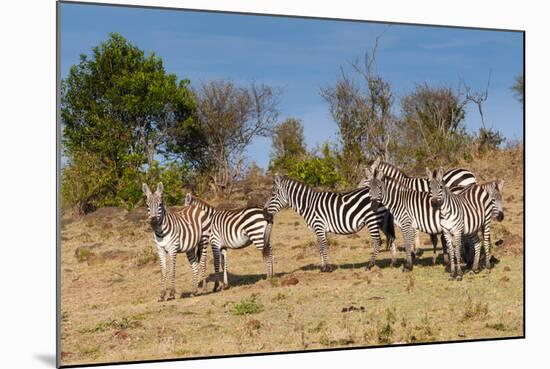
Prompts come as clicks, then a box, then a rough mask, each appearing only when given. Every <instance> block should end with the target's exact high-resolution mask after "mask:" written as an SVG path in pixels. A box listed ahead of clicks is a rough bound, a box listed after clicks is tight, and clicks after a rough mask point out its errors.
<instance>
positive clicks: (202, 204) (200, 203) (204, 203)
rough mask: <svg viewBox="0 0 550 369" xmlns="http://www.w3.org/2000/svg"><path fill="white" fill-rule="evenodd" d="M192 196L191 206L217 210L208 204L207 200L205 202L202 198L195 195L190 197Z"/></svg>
mask: <svg viewBox="0 0 550 369" xmlns="http://www.w3.org/2000/svg"><path fill="white" fill-rule="evenodd" d="M190 196H191V203H190V204H189V205H193V204H196V206H199V207H204V208H210V209H215V207H214V206H213V205H212V204H210V203H209V202H207V201H206V200H203V199H201V198H200V197H197V196H195V195H190Z"/></svg>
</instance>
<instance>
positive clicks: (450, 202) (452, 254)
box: [426, 167, 497, 280]
mask: <svg viewBox="0 0 550 369" xmlns="http://www.w3.org/2000/svg"><path fill="white" fill-rule="evenodd" d="M426 172H427V174H428V179H429V180H430V192H429V194H430V203H431V205H432V207H433V208H434V209H437V210H439V218H440V219H439V223H440V225H441V228H443V234H444V236H445V240H446V241H447V245H448V251H449V262H450V271H451V275H450V277H449V278H450V279H457V280H461V279H462V269H461V267H460V247H461V245H462V238H463V237H464V236H473V237H475V241H474V247H475V253H476V256H475V259H474V265H473V268H472V269H473V270H474V271H477V267H478V265H477V264H478V262H479V249H480V242H479V237H478V236H477V232H478V231H479V230H481V232H482V234H483V239H484V241H483V243H484V247H485V251H486V266H487V270H489V268H490V259H491V255H490V226H491V219H492V216H493V214H494V200H493V199H492V198H491V196H490V194H489V192H488V191H487V190H485V189H484V188H483V187H482V186H476V185H472V186H469V187H468V188H466V189H464V190H463V191H461V192H460V193H458V194H455V193H453V192H452V191H451V190H450V189H449V187H447V186H445V184H444V183H443V168H441V167H440V168H439V169H438V170H437V171H434V172H432V171H430V170H427V171H426ZM495 187H497V186H495Z"/></svg>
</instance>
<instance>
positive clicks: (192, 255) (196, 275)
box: [186, 250, 202, 296]
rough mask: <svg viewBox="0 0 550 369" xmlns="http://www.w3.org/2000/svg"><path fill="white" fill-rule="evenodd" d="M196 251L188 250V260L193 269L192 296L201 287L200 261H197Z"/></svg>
mask: <svg viewBox="0 0 550 369" xmlns="http://www.w3.org/2000/svg"><path fill="white" fill-rule="evenodd" d="M195 252H196V251H195V250H189V251H187V252H186V254H187V260H189V264H191V270H192V271H193V292H191V295H192V296H194V295H196V294H197V292H198V288H199V263H198V262H197V257H196V254H195ZM201 252H202V251H201Z"/></svg>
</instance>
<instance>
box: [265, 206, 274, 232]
mask: <svg viewBox="0 0 550 369" xmlns="http://www.w3.org/2000/svg"><path fill="white" fill-rule="evenodd" d="M263 215H264V219H265V220H267V223H268V224H273V214H270V213H268V212H267V208H263ZM270 231H271V230H270Z"/></svg>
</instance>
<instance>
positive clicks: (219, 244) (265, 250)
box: [185, 193, 273, 291]
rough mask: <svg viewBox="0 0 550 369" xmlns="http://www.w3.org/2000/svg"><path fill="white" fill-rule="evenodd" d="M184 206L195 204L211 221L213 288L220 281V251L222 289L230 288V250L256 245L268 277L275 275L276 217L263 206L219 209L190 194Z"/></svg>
mask: <svg viewBox="0 0 550 369" xmlns="http://www.w3.org/2000/svg"><path fill="white" fill-rule="evenodd" d="M185 205H195V206H197V207H199V208H201V209H202V210H204V211H205V212H206V214H207V216H208V218H209V220H210V235H209V241H210V245H211V247H212V253H213V255H214V270H215V274H216V281H215V284H214V291H217V289H218V286H219V284H220V254H221V267H222V271H223V284H222V289H226V288H228V287H229V281H228V277H227V249H228V248H230V249H240V248H243V247H245V246H249V245H251V244H254V246H256V248H257V249H259V250H262V255H263V258H264V261H265V262H266V265H267V278H268V279H270V278H273V253H272V251H271V245H270V243H269V238H270V234H271V228H272V226H273V216H271V215H269V214H267V213H266V212H265V211H264V209H262V208H258V207H247V208H242V209H230V210H220V209H216V208H215V207H214V206H212V205H210V204H209V203H207V202H206V201H204V200H202V199H200V198H198V197H195V196H193V195H192V194H190V193H188V194H187V195H186V196H185Z"/></svg>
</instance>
